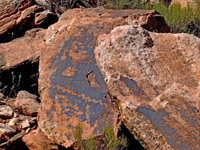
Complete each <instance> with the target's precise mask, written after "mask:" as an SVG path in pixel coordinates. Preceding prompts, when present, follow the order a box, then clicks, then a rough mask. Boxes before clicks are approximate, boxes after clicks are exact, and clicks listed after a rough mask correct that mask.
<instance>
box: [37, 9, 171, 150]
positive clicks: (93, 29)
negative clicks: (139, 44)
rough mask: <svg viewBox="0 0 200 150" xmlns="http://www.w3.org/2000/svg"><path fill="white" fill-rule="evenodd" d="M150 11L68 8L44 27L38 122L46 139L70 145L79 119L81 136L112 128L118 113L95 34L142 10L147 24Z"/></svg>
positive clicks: (134, 17)
mask: <svg viewBox="0 0 200 150" xmlns="http://www.w3.org/2000/svg"><path fill="white" fill-rule="evenodd" d="M72 14H73V15H72ZM151 15H152V16H154V15H158V14H157V13H156V12H155V11H152V10H124V11H114V10H104V9H73V10H68V11H67V12H66V13H64V14H63V15H62V16H61V18H60V20H59V21H58V23H56V24H54V25H52V26H51V27H50V28H49V29H48V31H47V35H45V37H44V38H45V43H46V45H48V46H47V47H46V48H45V49H44V51H43V53H42V56H41V61H40V68H39V70H40V77H39V91H40V95H41V107H40V111H39V114H38V124H39V127H40V128H41V130H42V131H43V132H44V134H45V135H46V136H47V137H48V138H49V139H51V140H54V142H56V143H57V144H59V145H62V146H65V147H69V146H70V145H71V144H73V143H74V142H75V139H74V136H73V132H74V130H75V127H76V126H77V125H78V124H79V123H80V124H81V125H82V128H83V131H84V132H83V135H82V136H83V138H88V137H90V136H91V135H92V136H97V135H101V134H102V131H103V128H104V127H105V126H107V125H111V126H113V127H114V128H115V131H117V128H118V127H117V121H118V113H117V112H116V110H115V109H114V106H113V104H112V103H111V102H110V100H109V99H110V96H109V94H108V89H107V87H106V84H105V82H104V79H103V78H102V75H101V72H100V71H99V68H98V67H97V65H96V61H95V58H94V52H93V50H94V48H95V45H96V39H97V37H98V36H99V35H101V34H104V33H109V32H110V31H111V30H112V29H113V28H114V27H116V26H120V25H124V24H133V22H134V20H137V19H139V18H140V17H142V16H143V20H141V22H140V24H141V25H144V24H147V23H148V22H149V21H150V20H149V19H152V18H153V17H149V16H151ZM148 20H149V21H148ZM150 22H151V21H150ZM166 27H167V25H166V24H165V26H162V27H161V26H159V24H157V26H154V27H153V28H151V30H152V31H153V30H156V31H163V32H164V31H165V29H167V28H166Z"/></svg>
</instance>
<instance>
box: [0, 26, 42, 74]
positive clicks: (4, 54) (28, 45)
mask: <svg viewBox="0 0 200 150" xmlns="http://www.w3.org/2000/svg"><path fill="white" fill-rule="evenodd" d="M44 33H45V30H44V29H39V28H35V29H32V30H29V31H27V32H26V33H25V35H24V36H23V37H21V38H17V39H14V40H12V41H10V42H7V43H0V69H2V70H7V69H11V68H13V67H16V66H17V65H19V64H21V63H23V62H25V61H29V62H35V61H37V60H38V58H39V55H40V50H41V48H42V47H44V46H45V45H44V42H43V38H42V37H43V35H44Z"/></svg>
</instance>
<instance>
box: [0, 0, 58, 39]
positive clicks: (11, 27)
mask: <svg viewBox="0 0 200 150" xmlns="http://www.w3.org/2000/svg"><path fill="white" fill-rule="evenodd" d="M43 11H44V7H42V6H39V5H35V4H34V1H33V0H6V1H5V0H2V1H0V37H1V39H0V40H1V41H4V40H5V41H6V40H9V39H12V38H13V37H16V34H20V33H21V34H23V32H24V31H26V30H27V29H30V28H32V27H37V26H39V25H44V22H45V21H47V20H48V19H49V18H50V19H49V20H48V22H49V24H50V22H55V21H57V17H56V16H55V15H54V14H52V13H50V12H46V16H44V12H43ZM41 12H43V13H42V14H40V13H41ZM40 18H43V19H42V20H41V19H40ZM38 20H40V21H38ZM5 38H6V39H5Z"/></svg>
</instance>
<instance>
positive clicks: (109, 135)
mask: <svg viewBox="0 0 200 150" xmlns="http://www.w3.org/2000/svg"><path fill="white" fill-rule="evenodd" d="M82 132H83V130H82V127H81V125H80V124H78V126H76V128H75V130H74V138H75V140H76V145H75V147H76V148H78V149H79V150H96V149H99V146H102V145H101V144H103V149H105V150H125V149H126V148H127V146H128V145H127V139H125V138H124V137H120V138H119V139H118V138H117V137H116V136H115V134H114V129H113V127H112V126H108V127H105V128H104V129H103V136H102V137H101V138H100V139H101V140H100V139H94V138H92V137H89V138H88V139H86V140H83V139H82ZM97 140H100V141H102V143H101V144H100V145H99V144H97V143H98V142H97Z"/></svg>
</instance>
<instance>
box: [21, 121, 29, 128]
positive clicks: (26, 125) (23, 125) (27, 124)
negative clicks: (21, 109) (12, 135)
mask: <svg viewBox="0 0 200 150" xmlns="http://www.w3.org/2000/svg"><path fill="white" fill-rule="evenodd" d="M29 127H30V124H29V121H28V119H25V120H23V122H22V123H21V129H22V130H25V129H27V128H29Z"/></svg>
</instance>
